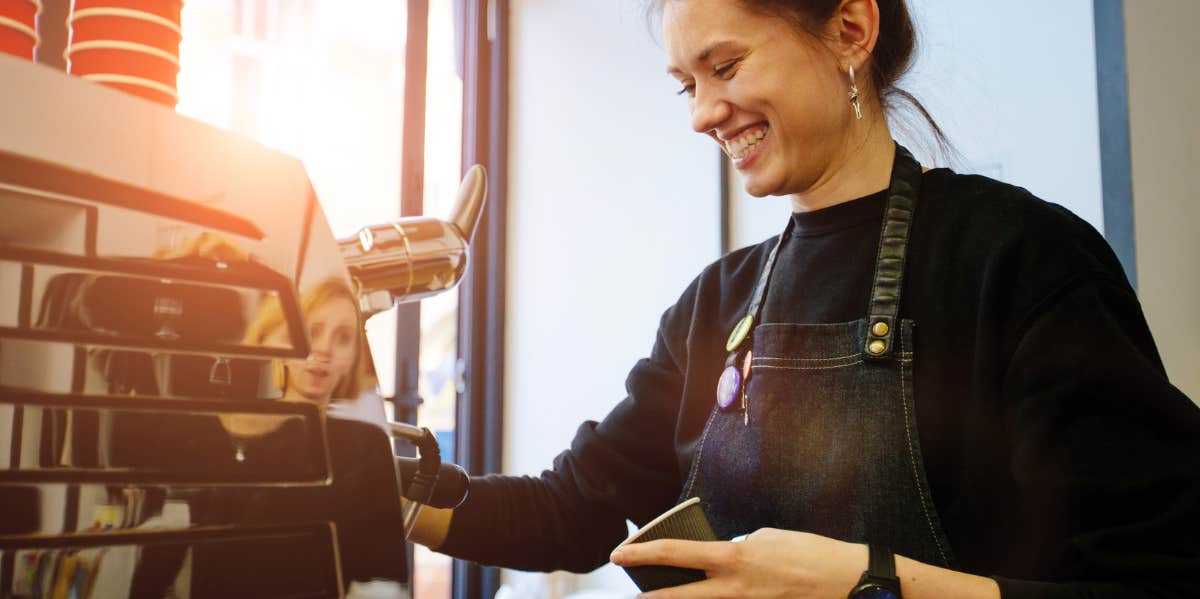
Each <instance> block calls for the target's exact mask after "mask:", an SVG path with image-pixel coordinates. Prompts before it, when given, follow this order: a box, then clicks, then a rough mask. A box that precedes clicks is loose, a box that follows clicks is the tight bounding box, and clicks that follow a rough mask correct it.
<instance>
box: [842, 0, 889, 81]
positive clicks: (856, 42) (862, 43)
mask: <svg viewBox="0 0 1200 599" xmlns="http://www.w3.org/2000/svg"><path fill="white" fill-rule="evenodd" d="M830 26H831V27H832V29H833V30H832V32H831V33H833V35H834V38H835V39H836V40H837V41H838V46H839V47H838V48H837V53H838V59H839V60H840V61H841V62H842V67H843V68H845V67H848V66H851V65H853V66H854V69H855V70H856V71H859V72H866V70H865V69H864V68H863V65H864V64H865V63H866V62H867V59H868V57H869V56H870V54H871V53H872V52H874V51H875V42H876V41H877V40H878V39H879V3H878V1H877V0H842V4H841V5H840V6H838V9H837V11H835V12H834V14H833V18H832V19H831V22H830Z"/></svg>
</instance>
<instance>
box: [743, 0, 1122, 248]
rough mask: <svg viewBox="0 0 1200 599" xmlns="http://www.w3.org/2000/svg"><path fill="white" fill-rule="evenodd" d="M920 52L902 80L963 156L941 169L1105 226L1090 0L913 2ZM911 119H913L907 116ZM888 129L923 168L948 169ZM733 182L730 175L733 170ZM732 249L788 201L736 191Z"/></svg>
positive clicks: (753, 237) (778, 226) (778, 220)
mask: <svg viewBox="0 0 1200 599" xmlns="http://www.w3.org/2000/svg"><path fill="white" fill-rule="evenodd" d="M910 6H911V9H912V12H913V19H914V21H915V22H916V25H917V29H918V36H919V39H918V44H919V46H918V57H917V59H916V63H915V64H914V67H913V69H912V71H911V72H910V74H909V76H908V77H907V78H906V79H905V80H904V81H902V82H901V86H902V87H904V88H905V89H907V90H908V91H909V92H911V93H913V94H914V95H915V96H916V97H917V98H918V99H920V100H921V102H922V103H923V104H924V105H925V107H926V108H927V109H929V111H930V112H931V113H932V114H933V116H934V118H935V119H936V120H937V122H938V124H939V125H940V126H941V127H942V129H943V130H944V131H945V132H946V134H947V135H948V136H949V138H950V141H951V142H952V143H953V144H954V145H955V147H956V149H957V150H958V151H959V153H960V154H961V155H962V156H961V163H960V164H954V165H950V166H952V167H953V168H955V170H958V171H959V172H970V173H979V174H983V175H987V176H989V177H993V178H996V179H1000V180H1002V181H1007V182H1010V183H1013V184H1016V185H1020V186H1021V187H1025V188H1027V189H1029V190H1030V191H1032V192H1033V193H1034V194H1035V195H1037V196H1039V197H1041V198H1043V199H1046V200H1049V201H1051V202H1055V203H1058V204H1062V205H1063V206H1066V207H1067V208H1069V209H1071V210H1072V211H1074V212H1075V213H1076V214H1078V215H1080V216H1081V217H1083V218H1084V219H1086V220H1087V221H1088V222H1090V223H1092V225H1093V226H1095V227H1096V228H1097V229H1098V230H1100V231H1101V232H1103V230H1104V229H1103V226H1104V213H1103V207H1102V203H1101V202H1102V197H1101V194H1100V151H1099V147H1100V146H1099V130H1098V128H1097V118H1098V117H1097V105H1096V57H1095V55H1096V52H1095V43H1094V42H1095V36H1094V25H1093V20H1092V0H1056V1H1055V2H1044V1H1041V0H1009V1H1007V2H994V1H992V0H910ZM909 122H915V123H916V124H917V125H918V126H919V125H920V124H921V121H914V120H910V121H909ZM926 131H928V130H927V129H925V128H923V127H918V128H917V129H916V133H917V135H918V137H916V138H914V137H912V136H910V135H905V134H904V133H903V132H902V131H897V130H893V134H895V135H896V137H898V138H899V139H900V141H901V143H903V144H905V145H906V146H907V147H908V148H909V149H911V150H913V152H914V153H915V154H916V155H917V157H918V158H919V159H921V160H922V162H923V163H924V164H926V165H931V164H936V165H937V166H946V165H944V164H940V163H939V161H936V160H934V159H933V158H932V157H931V156H930V153H929V152H928V151H925V148H924V147H922V143H920V142H922V141H924V140H923V139H922V138H921V137H920V136H924V137H926V138H927V137H928V135H927V134H926ZM733 179H734V180H735V182H736V179H737V178H736V177H733ZM737 191H738V194H737V195H736V196H734V197H736V198H737V200H736V203H735V206H734V210H733V214H732V217H733V220H732V223H733V236H732V238H733V247H740V246H744V245H750V244H752V243H757V242H758V241H761V240H762V239H765V238H767V237H770V236H771V235H774V234H776V233H778V232H779V231H781V230H783V225H784V224H785V220H784V219H785V218H786V217H787V212H788V205H787V202H786V201H785V200H782V199H776V198H752V197H749V196H747V195H745V194H744V193H742V192H741V190H740V185H739V186H738V189H737Z"/></svg>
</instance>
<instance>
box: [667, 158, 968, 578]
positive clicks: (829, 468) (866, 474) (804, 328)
mask: <svg viewBox="0 0 1200 599" xmlns="http://www.w3.org/2000/svg"><path fill="white" fill-rule="evenodd" d="M920 179H921V168H920V165H919V164H918V163H917V162H916V160H915V159H914V158H913V157H912V155H911V154H909V153H908V151H907V150H905V149H904V148H902V147H900V146H898V145H897V150H896V159H895V164H894V166H893V170H892V181H891V185H890V189H889V193H888V204H887V212H886V215H885V218H884V224H883V230H882V232H881V236H880V251H879V256H878V258H877V261H876V264H875V279H874V282H873V285H872V292H871V301H870V305H869V311H868V314H867V316H866V317H865V318H862V319H859V320H856V321H853V322H847V323H838V324H775V323H771V324H759V325H757V326H755V327H754V328H753V331H752V332H751V333H750V334H749V335H748V339H746V341H750V342H751V343H750V344H748V346H749V350H750V360H749V376H748V377H746V378H747V379H748V380H747V381H746V383H745V385H746V386H745V390H744V392H745V394H746V400H745V401H744V402H742V404H741V406H740V407H739V406H738V405H736V404H737V402H734V405H733V406H732V407H731V406H728V405H727V406H725V407H721V406H717V407H714V409H713V412H712V414H711V415H710V416H709V419H708V422H707V423H706V424H705V427H704V432H703V433H702V434H701V439H700V443H699V448H698V449H697V452H696V456H695V458H694V459H693V462H692V467H691V469H690V472H689V474H688V478H687V481H686V482H685V483H684V489H683V494H682V496H681V500H682V499H687V498H691V497H699V498H700V500H701V505H703V506H704V510H705V513H706V514H707V516H708V518H709V520H710V521H711V524H712V526H713V530H714V532H716V533H717V536H718V538H722V539H730V538H732V537H735V536H737V535H743V534H749V533H751V532H754V531H755V530H758V529H759V528H764V527H772V528H780V529H786V530H796V531H805V532H811V533H815V534H819V535H822V536H826V537H831V538H834V539H839V540H843V541H848V542H854V543H873V544H878V545H885V546H888V547H891V548H892V549H893V550H894V551H895V552H896V553H898V554H901V555H905V556H907V557H910V558H913V559H917V560H919V561H922V562H925V563H928V564H934V565H938V566H942V567H953V565H954V557H953V552H952V551H951V548H950V544H949V541H948V539H947V537H946V533H945V531H944V530H943V528H942V525H941V522H940V520H939V518H938V515H937V511H936V509H935V507H934V504H933V499H932V496H931V494H930V491H929V484H928V482H927V480H926V475H925V465H924V463H923V461H922V459H921V448H920V442H919V441H920V437H919V435H918V434H917V422H916V407H915V404H914V399H913V360H914V359H915V356H914V354H913V344H912V335H913V326H914V323H913V322H912V321H909V320H903V321H901V320H899V319H898V312H899V305H900V290H901V287H902V277H903V272H904V257H905V252H906V251H907V245H908V233H909V229H910V227H911V225H912V215H913V209H914V208H915V204H916V199H917V189H918V185H919V183H920ZM790 228H791V224H790V223H789V227H788V230H787V231H785V232H784V234H783V235H782V236H781V237H780V243H782V241H783V239H784V238H786V237H787V235H788V232H789V231H790ZM772 266H773V260H769V263H768V266H767V267H766V269H765V272H764V274H763V280H762V282H761V284H760V285H761V287H763V288H764V289H765V287H766V284H767V279H768V278H769V276H770V274H769V271H770V269H771V268H772ZM756 296H757V297H756V298H755V299H756V300H761V293H757V294H756ZM758 303H759V301H752V309H751V314H752V315H753V316H755V317H756V316H757V314H755V312H757V310H758V305H757V304H758ZM736 361H737V362H738V363H741V358H739V359H738V360H736ZM725 403H729V402H725ZM747 423H748V424H747Z"/></svg>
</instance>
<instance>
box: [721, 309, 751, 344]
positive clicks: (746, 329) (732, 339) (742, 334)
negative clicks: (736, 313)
mask: <svg viewBox="0 0 1200 599" xmlns="http://www.w3.org/2000/svg"><path fill="white" fill-rule="evenodd" d="M753 326H754V315H753V314H747V315H745V316H743V317H742V319H741V320H739V321H738V323H737V324H736V325H734V327H733V330H732V331H730V332H729V340H727V341H726V342H725V351H733V350H735V349H737V348H738V346H739V345H741V344H742V342H743V341H745V340H746V335H749V334H750V329H751V327H753Z"/></svg>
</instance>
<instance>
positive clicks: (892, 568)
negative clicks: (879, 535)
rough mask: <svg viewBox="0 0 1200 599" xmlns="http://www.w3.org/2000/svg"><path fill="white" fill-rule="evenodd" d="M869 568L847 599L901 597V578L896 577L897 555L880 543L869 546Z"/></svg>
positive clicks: (894, 598)
mask: <svg viewBox="0 0 1200 599" xmlns="http://www.w3.org/2000/svg"><path fill="white" fill-rule="evenodd" d="M867 554H868V555H869V557H868V558H867V570H866V571H865V572H863V574H862V578H859V579H858V584H857V585H856V586H855V587H854V590H852V591H850V594H849V595H848V596H847V599H901V598H900V579H899V578H897V577H896V556H895V555H893V554H892V550H891V549H888V548H887V547H880V546H879V545H868V546H867Z"/></svg>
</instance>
